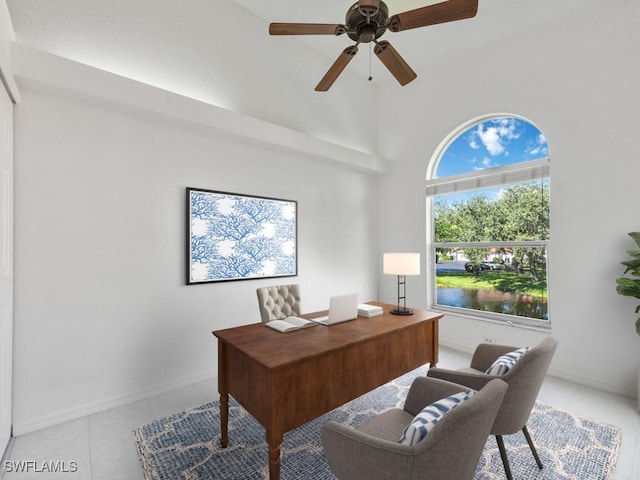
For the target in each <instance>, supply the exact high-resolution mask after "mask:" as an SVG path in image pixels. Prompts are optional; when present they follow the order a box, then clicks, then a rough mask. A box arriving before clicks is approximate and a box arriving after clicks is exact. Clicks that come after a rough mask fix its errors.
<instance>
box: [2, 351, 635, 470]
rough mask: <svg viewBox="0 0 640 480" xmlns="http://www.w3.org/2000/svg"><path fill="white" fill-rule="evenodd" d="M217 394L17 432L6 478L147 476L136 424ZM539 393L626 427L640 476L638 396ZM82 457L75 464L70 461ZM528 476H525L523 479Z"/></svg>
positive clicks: (548, 385) (210, 391) (583, 390)
mask: <svg viewBox="0 0 640 480" xmlns="http://www.w3.org/2000/svg"><path fill="white" fill-rule="evenodd" d="M468 364H469V355H468V354H466V353H461V352H457V351H454V350H450V349H446V348H442V349H441V350H440V362H439V365H440V366H443V367H452V368H453V367H458V366H466V365H468ZM212 399H217V388H216V385H215V383H214V382H213V381H208V382H203V383H198V384H195V385H191V386H188V387H184V388H181V389H178V390H174V391H171V392H168V393H165V394H163V395H158V396H155V397H151V398H148V399H146V400H141V401H138V402H134V403H131V404H129V405H125V406H122V407H118V408H114V409H112V410H108V411H105V412H101V413H96V414H94V415H89V416H88V417H84V418H80V419H77V420H74V421H71V422H67V423H64V424H62V425H58V426H54V427H50V428H47V429H44V430H41V431H38V432H34V433H29V434H26V435H22V436H19V437H17V438H14V439H13V440H12V441H11V443H10V445H9V448H8V449H7V452H6V453H5V456H4V458H3V461H2V464H1V465H0V480H14V479H15V480H18V479H19V480H25V479H34V480H44V479H55V478H71V479H73V480H143V479H144V477H143V474H142V469H141V467H140V464H139V462H138V456H137V452H136V448H135V445H134V440H133V434H132V430H133V429H134V428H135V427H137V426H139V425H142V424H145V423H148V422H150V421H153V420H154V419H157V418H162V417H164V416H167V415H170V414H172V413H176V412H179V411H182V410H185V409H186V408H189V407H192V406H195V405H200V404H202V403H206V402H209V401H211V400H212ZM539 399H540V400H542V401H544V402H547V403H550V404H552V405H556V406H558V407H561V408H565V409H567V410H571V411H573V412H575V413H577V414H580V415H584V416H588V417H591V418H595V419H598V420H601V421H603V422H606V423H610V424H613V425H617V426H619V427H621V428H622V429H623V437H622V447H621V450H620V456H619V458H618V463H617V467H616V472H615V480H634V479H640V453H639V454H638V455H636V451H637V450H638V447H640V415H639V413H638V409H637V403H636V401H635V399H631V398H626V397H621V396H619V395H613V394H610V393H606V392H602V391H599V390H595V389H592V388H588V387H584V386H581V385H578V384H575V383H572V382H568V381H565V380H560V379H557V378H554V377H548V378H547V379H546V381H545V384H544V385H543V387H542V390H541V392H540V395H539ZM20 460H22V461H37V462H39V463H40V464H41V462H43V461H58V460H59V461H66V462H67V463H66V465H65V466H66V467H67V470H72V469H74V468H72V467H73V465H77V469H76V471H75V472H74V473H49V472H48V473H42V472H39V473H36V472H33V471H32V472H30V473H25V472H20V473H18V472H15V471H9V470H11V468H10V466H11V465H15V463H14V462H17V461H20ZM72 461H73V462H76V463H75V464H71V463H69V462H72ZM521 480H523V479H521Z"/></svg>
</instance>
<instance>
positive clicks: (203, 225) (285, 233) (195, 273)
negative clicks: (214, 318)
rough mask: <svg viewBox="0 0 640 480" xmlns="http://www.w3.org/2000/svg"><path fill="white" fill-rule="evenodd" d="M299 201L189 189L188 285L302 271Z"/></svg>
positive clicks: (285, 275)
mask: <svg viewBox="0 0 640 480" xmlns="http://www.w3.org/2000/svg"><path fill="white" fill-rule="evenodd" d="M297 229H298V202H296V201H293V200H281V199H277V198H266V197H257V196H254V195H242V194H238V193H228V192H218V191H214V190H203V189H198V188H189V187H188V188H187V259H188V260H187V285H192V284H196V283H210V282H228V281H232V280H250V279H257V278H274V277H292V276H295V275H297V274H298V256H297V252H298V241H297V233H298V230H297Z"/></svg>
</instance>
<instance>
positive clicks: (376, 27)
mask: <svg viewBox="0 0 640 480" xmlns="http://www.w3.org/2000/svg"><path fill="white" fill-rule="evenodd" d="M388 19H389V8H388V7H387V5H385V3H384V2H380V8H378V11H377V12H376V13H375V14H374V15H371V16H370V17H368V18H367V17H366V16H365V15H363V14H362V13H361V12H360V8H359V4H358V2H356V3H354V4H353V5H352V6H351V8H350V9H349V11H348V12H347V17H346V20H345V26H346V27H347V35H348V36H349V38H350V39H351V40H353V41H355V42H359V43H369V42H372V41H373V40H377V39H378V38H380V37H381V36H382V34H383V33H384V32H386V31H387V20H388Z"/></svg>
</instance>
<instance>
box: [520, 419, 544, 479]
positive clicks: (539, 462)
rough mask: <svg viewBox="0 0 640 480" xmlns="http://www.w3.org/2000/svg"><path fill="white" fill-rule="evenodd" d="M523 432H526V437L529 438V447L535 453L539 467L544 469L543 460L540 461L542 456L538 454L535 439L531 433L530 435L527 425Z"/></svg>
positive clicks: (534, 456)
mask: <svg viewBox="0 0 640 480" xmlns="http://www.w3.org/2000/svg"><path fill="white" fill-rule="evenodd" d="M522 433H524V438H526V439H527V443H528V444H529V448H530V449H531V453H533V458H535V459H536V463H537V464H538V468H539V469H540V470H542V469H543V468H544V465H542V462H541V461H540V457H539V456H538V452H537V451H536V447H535V445H534V444H533V440H532V439H531V435H529V430H528V429H527V426H526V425H525V426H524V428H523V429H522Z"/></svg>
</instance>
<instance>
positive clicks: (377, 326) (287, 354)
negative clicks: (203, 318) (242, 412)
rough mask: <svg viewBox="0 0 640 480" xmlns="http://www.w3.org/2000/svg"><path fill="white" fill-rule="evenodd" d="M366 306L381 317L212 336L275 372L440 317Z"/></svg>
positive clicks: (249, 329)
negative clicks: (284, 330) (379, 313)
mask: <svg viewBox="0 0 640 480" xmlns="http://www.w3.org/2000/svg"><path fill="white" fill-rule="evenodd" d="M367 303H368V304H371V305H379V306H381V307H382V308H383V310H384V314H383V315H379V316H376V317H370V318H367V317H358V318H357V319H355V320H350V321H347V322H343V323H339V324H336V325H331V326H324V325H316V326H314V327H309V328H303V329H300V330H295V331H292V332H287V333H281V332H278V331H276V330H273V329H271V328H269V327H267V326H265V324H264V323H254V324H250V325H243V326H240V327H234V328H227V329H224V330H216V331H214V332H213V334H214V335H215V336H216V337H217V338H218V339H219V340H220V341H222V342H225V343H228V344H230V345H233V347H234V348H237V349H239V350H242V351H243V352H244V353H245V354H247V355H249V356H250V357H252V358H253V359H255V360H256V361H258V362H260V363H261V364H263V365H264V366H265V367H267V368H269V369H276V368H279V367H283V366H286V365H289V364H291V363H294V362H297V361H300V360H303V359H309V358H313V357H315V356H319V355H324V354H327V353H328V352H331V351H333V350H338V349H344V348H346V347H348V346H350V345H356V344H358V343H360V342H363V341H367V340H370V339H372V338H376V337H380V336H384V335H388V334H391V333H393V332H397V331H398V330H402V329H405V328H411V327H413V326H415V325H416V324H420V323H423V322H431V321H435V320H438V319H440V318H441V317H442V314H440V313H435V312H429V311H426V310H420V309H413V312H414V313H413V315H407V316H402V315H393V314H392V313H390V311H391V310H392V309H394V308H396V305H390V304H386V303H380V302H367ZM326 314H327V311H323V312H314V313H308V314H304V315H300V316H301V317H303V318H315V317H317V316H321V315H326Z"/></svg>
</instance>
